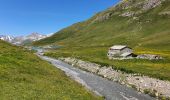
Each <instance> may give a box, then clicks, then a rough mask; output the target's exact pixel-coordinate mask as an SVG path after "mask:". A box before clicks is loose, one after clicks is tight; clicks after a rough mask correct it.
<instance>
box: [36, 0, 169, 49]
mask: <svg viewBox="0 0 170 100" xmlns="http://www.w3.org/2000/svg"><path fill="white" fill-rule="evenodd" d="M169 12H170V1H169V0H122V1H121V2H120V3H119V4H118V5H116V6H113V7H110V8H109V9H107V10H105V11H103V12H100V13H98V14H96V15H95V16H93V17H92V18H90V19H88V20H87V21H84V22H79V23H76V24H73V25H72V26H69V27H67V28H65V29H63V30H61V31H59V32H57V33H56V34H54V35H53V36H51V37H48V38H45V39H42V40H40V41H38V42H35V43H34V44H35V45H48V44H58V45H67V46H71V45H72V46H111V45H113V44H127V45H129V46H131V47H140V48H148V49H159V48H161V49H162V50H163V49H164V50H169V49H170V47H169V46H168V45H169V42H170V41H169V40H170V39H169V37H170V24H169V23H170V13H169ZM159 37H161V38H159Z"/></svg>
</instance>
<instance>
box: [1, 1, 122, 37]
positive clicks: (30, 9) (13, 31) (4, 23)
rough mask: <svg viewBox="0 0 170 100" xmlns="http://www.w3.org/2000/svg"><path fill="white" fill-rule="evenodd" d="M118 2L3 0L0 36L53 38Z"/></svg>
mask: <svg viewBox="0 0 170 100" xmlns="http://www.w3.org/2000/svg"><path fill="white" fill-rule="evenodd" d="M118 1H119V0H0V35H2V34H3V35H12V36H21V35H22V36H23V35H28V34H30V33H33V32H38V33H41V34H50V33H54V32H57V31H59V30H61V29H62V28H65V27H67V26H69V25H72V24H74V23H76V22H80V21H84V20H86V19H88V18H90V17H92V16H93V15H95V14H96V13H97V12H100V11H103V10H105V9H107V8H109V7H111V6H113V5H115V4H116V3H118Z"/></svg>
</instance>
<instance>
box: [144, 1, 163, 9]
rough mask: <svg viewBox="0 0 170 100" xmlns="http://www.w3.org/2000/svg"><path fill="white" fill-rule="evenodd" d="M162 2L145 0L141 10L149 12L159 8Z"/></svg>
mask: <svg viewBox="0 0 170 100" xmlns="http://www.w3.org/2000/svg"><path fill="white" fill-rule="evenodd" d="M162 1H164V0H145V2H144V4H143V8H142V9H143V10H149V9H152V8H155V7H156V6H159V5H160V4H161V3H162Z"/></svg>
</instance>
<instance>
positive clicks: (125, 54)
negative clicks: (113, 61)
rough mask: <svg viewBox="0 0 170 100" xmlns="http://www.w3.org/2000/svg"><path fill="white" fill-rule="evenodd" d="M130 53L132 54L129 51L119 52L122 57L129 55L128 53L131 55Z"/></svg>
mask: <svg viewBox="0 0 170 100" xmlns="http://www.w3.org/2000/svg"><path fill="white" fill-rule="evenodd" d="M131 54H132V53H131V52H125V53H123V54H121V55H120V56H122V57H127V56H129V55H131Z"/></svg>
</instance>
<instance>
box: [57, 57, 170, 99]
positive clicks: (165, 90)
mask: <svg viewBox="0 0 170 100" xmlns="http://www.w3.org/2000/svg"><path fill="white" fill-rule="evenodd" d="M59 59H60V60H62V61H64V62H66V63H69V64H71V65H72V66H76V67H78V68H80V69H83V70H86V71H88V72H92V73H95V74H97V75H99V76H102V77H104V78H107V79H109V80H112V81H115V82H118V83H120V84H123V85H126V86H128V87H132V88H135V89H136V90H138V91H140V92H142V93H146V94H149V95H151V96H154V97H157V98H159V99H162V98H167V100H170V82H169V81H163V80H159V79H155V78H150V77H147V76H141V75H138V74H127V73H124V72H121V71H117V70H114V69H113V67H112V66H110V67H108V66H101V65H99V64H95V63H91V62H87V61H82V60H79V59H75V58H59Z"/></svg>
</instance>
